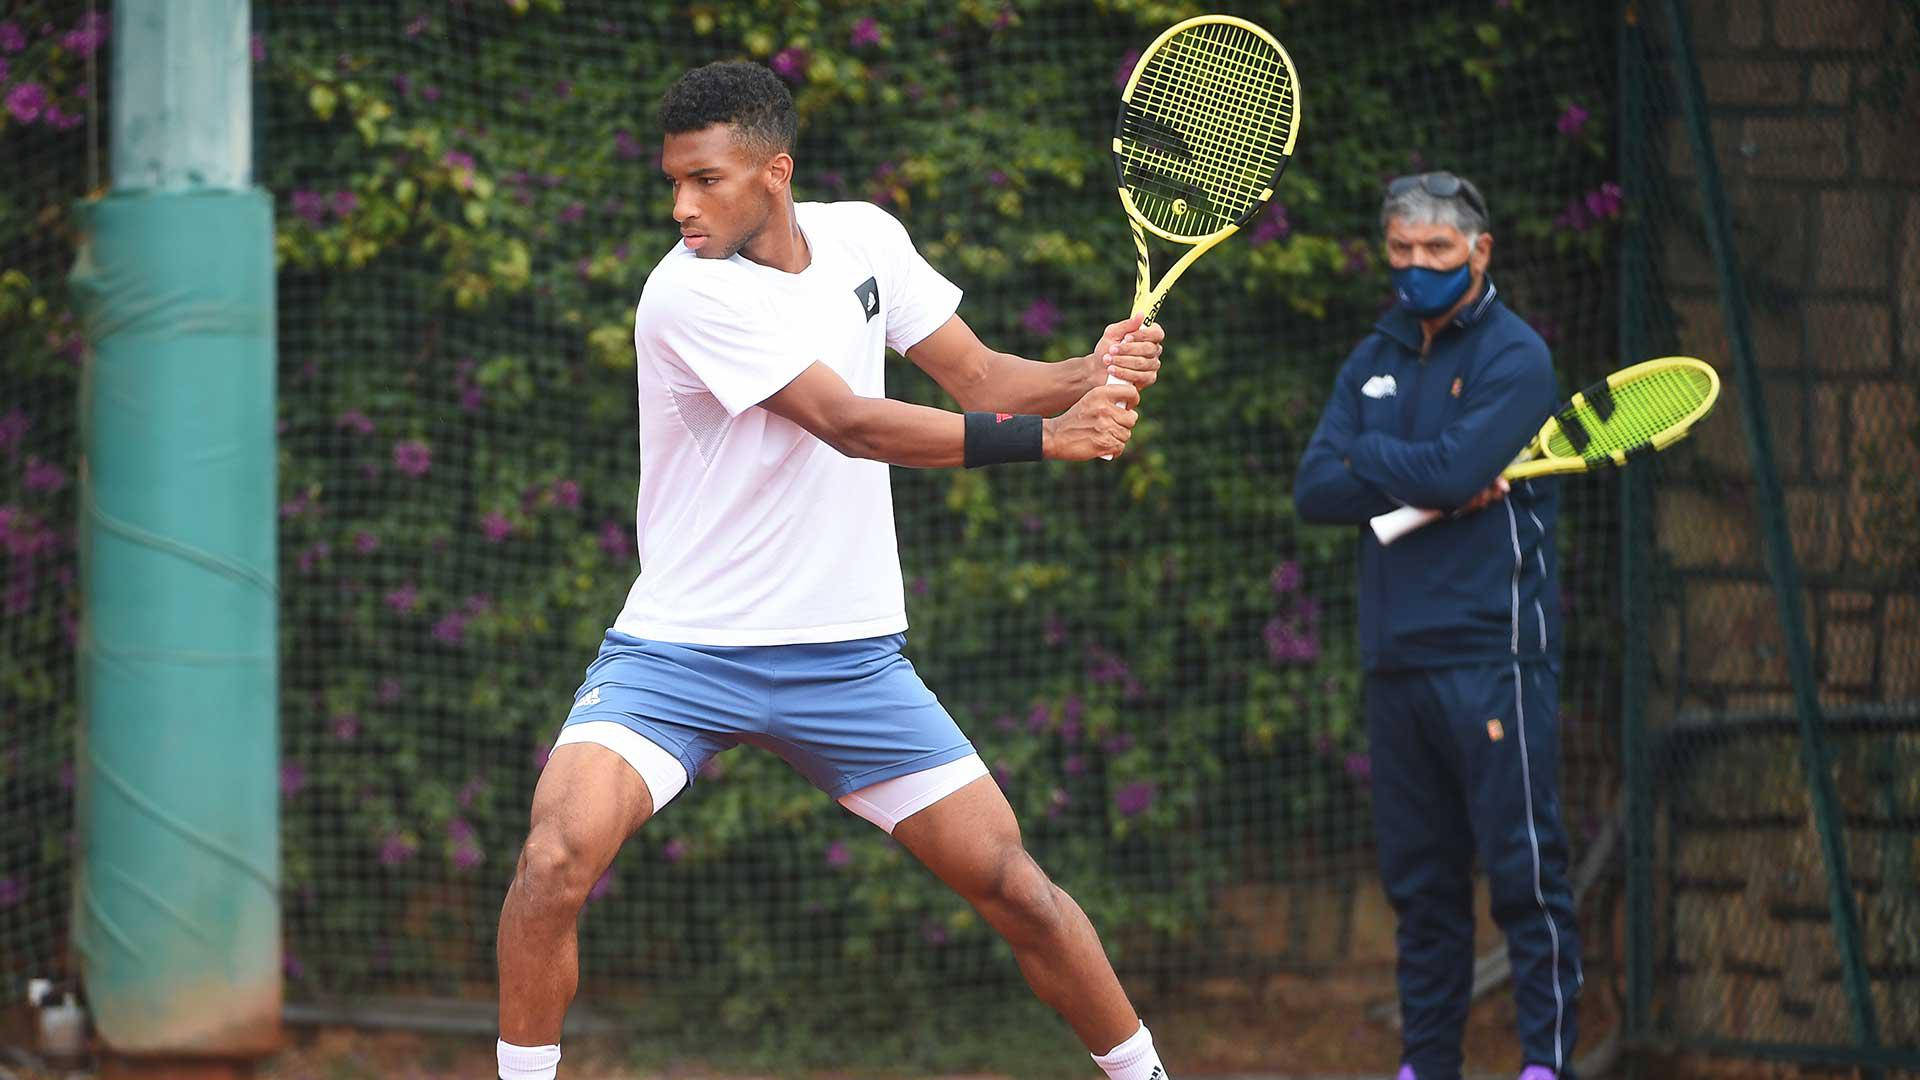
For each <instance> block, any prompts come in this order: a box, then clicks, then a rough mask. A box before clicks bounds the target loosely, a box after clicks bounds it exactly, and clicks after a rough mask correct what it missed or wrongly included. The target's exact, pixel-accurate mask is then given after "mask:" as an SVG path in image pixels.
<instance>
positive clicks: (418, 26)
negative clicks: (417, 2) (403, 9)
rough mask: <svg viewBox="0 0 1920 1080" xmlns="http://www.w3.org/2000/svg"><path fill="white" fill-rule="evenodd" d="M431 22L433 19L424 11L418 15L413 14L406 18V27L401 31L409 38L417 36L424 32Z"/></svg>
mask: <svg viewBox="0 0 1920 1080" xmlns="http://www.w3.org/2000/svg"><path fill="white" fill-rule="evenodd" d="M432 24H433V20H432V19H430V18H429V17H428V16H427V15H426V13H425V12H422V13H420V14H418V15H415V16H414V17H413V18H412V19H410V20H408V22H407V28H406V29H405V30H403V31H402V33H404V34H406V35H407V36H408V37H410V38H415V37H419V36H420V35H421V34H424V33H426V32H427V27H429V26H431V25H432Z"/></svg>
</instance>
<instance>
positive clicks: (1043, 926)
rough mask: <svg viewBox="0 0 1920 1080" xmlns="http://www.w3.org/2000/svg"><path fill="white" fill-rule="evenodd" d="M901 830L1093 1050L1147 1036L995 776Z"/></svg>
mask: <svg viewBox="0 0 1920 1080" xmlns="http://www.w3.org/2000/svg"><path fill="white" fill-rule="evenodd" d="M893 836H894V839H896V840H898V841H900V843H901V844H902V845H903V846H905V847H906V849H907V850H908V851H911V852H913V854H914V856H915V857H916V858H918V859H919V860H920V861H921V862H922V863H925V864H926V866H927V868H928V869H929V870H932V871H933V872H934V874H935V875H937V876H938V877H939V878H940V880H942V881H944V882H946V883H947V885H948V886H949V887H951V888H952V889H953V890H954V891H955V892H957V893H959V894H960V895H961V896H962V897H963V898H965V899H966V901H967V902H968V903H969V904H972V905H973V908H974V910H975V911H978V912H979V913H980V915H981V917H982V918H984V919H986V920H987V922H988V923H989V924H990V925H991V926H992V927H993V928H994V929H995V930H996V931H998V932H999V933H1000V936H1001V937H1003V938H1005V939H1006V940H1007V944H1009V945H1011V946H1012V947H1013V955H1014V959H1015V960H1016V961H1018V962H1019V964H1020V972H1021V974H1023V975H1025V976H1026V978H1027V985H1028V986H1031V987H1032V988H1033V992H1034V994H1035V996H1037V997H1038V998H1039V999H1040V1000H1041V1001H1043V1002H1045V1003H1047V1004H1048V1005H1049V1006H1051V1007H1052V1008H1053V1010H1054V1011H1055V1012H1058V1013H1059V1014H1060V1016H1061V1017H1062V1018H1063V1019H1065V1020H1066V1022H1067V1024H1068V1026H1070V1027H1072V1028H1073V1032H1074V1034H1075V1035H1078V1036H1079V1037H1080V1041H1081V1042H1082V1043H1083V1044H1085V1046H1086V1047H1087V1050H1088V1052H1090V1053H1092V1054H1094V1055H1095V1056H1096V1057H1099V1056H1100V1055H1105V1054H1108V1053H1109V1052H1111V1051H1113V1050H1114V1049H1115V1048H1117V1047H1120V1046H1121V1045H1122V1044H1123V1043H1127V1042H1129V1041H1131V1040H1133V1039H1134V1038H1135V1037H1136V1036H1141V1035H1144V1030H1143V1029H1142V1027H1141V1023H1140V1014H1139V1013H1137V1012H1135V1011H1134V1008H1133V1003H1132V1002H1130V1001H1128V1000H1127V994H1126V991H1125V990H1123V989H1121V987H1120V980H1119V978H1118V977H1117V976H1115V975H1114V973H1113V965H1112V964H1111V963H1109V962H1108V961H1107V954H1106V950H1105V949H1103V948H1102V947H1101V945H1100V937H1099V935H1098V934H1096V933H1095V932H1094V929H1093V923H1092V922H1090V921H1089V920H1088V919H1087V916H1086V913H1085V912H1083V911H1081V910H1080V905H1079V904H1077V903H1075V902H1074V900H1073V897H1071V896H1068V895H1067V894H1066V893H1065V892H1064V891H1062V890H1061V889H1060V888H1059V886H1057V885H1055V884H1054V883H1053V881H1052V880H1051V879H1049V878H1048V877H1047V875H1046V872H1045V871H1044V870H1041V869H1040V866H1039V864H1038V863H1036V862H1034V861H1033V858H1032V856H1030V855H1028V854H1027V851H1026V847H1025V846H1024V845H1023V844H1022V843H1021V841H1020V826H1019V824H1018V823H1017V822H1016V821H1015V820H1014V817H1013V808H1012V807H1010V806H1008V805H1007V799H1006V796H1005V795H1003V794H1001V792H1000V788H999V785H997V784H995V783H994V782H993V779H992V778H991V777H981V778H980V779H978V780H975V781H974V782H972V783H971V784H968V785H967V786H966V787H963V788H961V789H960V790H959V791H956V792H954V793H953V794H951V795H949V796H947V797H946V798H944V799H941V800H940V801H939V802H937V803H935V804H933V805H932V806H930V807H928V808H926V809H925V810H922V811H920V812H919V813H917V814H914V815H913V816H912V817H909V818H907V819H906V820H905V821H902V822H901V823H900V824H899V826H898V827H896V828H895V829H894V831H893ZM1146 1047H1147V1052H1148V1053H1151V1040H1146ZM1153 1063H1154V1064H1155V1065H1157V1064H1158V1059H1157V1058H1155V1059H1153ZM1102 1064H1103V1066H1104V1065H1105V1062H1102ZM1110 1071H1111V1070H1110ZM1143 1075H1144V1073H1143Z"/></svg>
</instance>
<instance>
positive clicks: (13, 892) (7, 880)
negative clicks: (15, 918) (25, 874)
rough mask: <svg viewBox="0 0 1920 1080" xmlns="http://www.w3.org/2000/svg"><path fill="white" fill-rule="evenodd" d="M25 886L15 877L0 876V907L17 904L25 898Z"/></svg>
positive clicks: (15, 905)
mask: <svg viewBox="0 0 1920 1080" xmlns="http://www.w3.org/2000/svg"><path fill="white" fill-rule="evenodd" d="M26 897H27V887H26V885H24V884H22V883H21V881H20V879H19V878H16V877H11V876H9V877H0V908H10V907H17V906H19V903H20V901H22V900H24V899H26Z"/></svg>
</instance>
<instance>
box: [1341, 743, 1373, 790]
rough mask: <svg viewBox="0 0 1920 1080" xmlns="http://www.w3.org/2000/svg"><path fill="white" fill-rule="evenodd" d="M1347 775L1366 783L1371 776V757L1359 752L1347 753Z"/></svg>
mask: <svg viewBox="0 0 1920 1080" xmlns="http://www.w3.org/2000/svg"><path fill="white" fill-rule="evenodd" d="M1347 775H1348V776H1351V777H1353V778H1354V779H1355V780H1357V781H1359V782H1361V783H1363V784H1364V783H1366V782H1367V781H1368V780H1370V779H1372V778H1373V759H1372V758H1370V757H1368V756H1367V755H1365V754H1363V753H1359V752H1357V751H1356V752H1354V753H1351V754H1348V755H1347Z"/></svg>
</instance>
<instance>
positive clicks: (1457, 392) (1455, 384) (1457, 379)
mask: <svg viewBox="0 0 1920 1080" xmlns="http://www.w3.org/2000/svg"><path fill="white" fill-rule="evenodd" d="M1447 393H1449V394H1452V395H1453V396H1454V397H1459V396H1460V376H1458V375H1455V376H1454V377H1453V389H1451V390H1448V391H1447Z"/></svg>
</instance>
